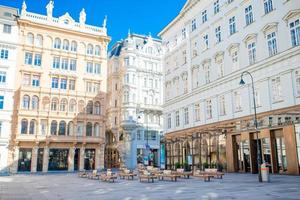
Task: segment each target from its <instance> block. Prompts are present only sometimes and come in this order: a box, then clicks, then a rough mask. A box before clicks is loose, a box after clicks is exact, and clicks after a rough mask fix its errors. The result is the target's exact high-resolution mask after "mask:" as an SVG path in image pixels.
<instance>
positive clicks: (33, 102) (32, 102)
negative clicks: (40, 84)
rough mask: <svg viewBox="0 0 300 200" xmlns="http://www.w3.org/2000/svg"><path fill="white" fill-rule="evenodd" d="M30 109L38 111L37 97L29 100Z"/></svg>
mask: <svg viewBox="0 0 300 200" xmlns="http://www.w3.org/2000/svg"><path fill="white" fill-rule="evenodd" d="M31 108H32V110H37V109H39V98H38V97H37V96H33V97H32V99H31Z"/></svg>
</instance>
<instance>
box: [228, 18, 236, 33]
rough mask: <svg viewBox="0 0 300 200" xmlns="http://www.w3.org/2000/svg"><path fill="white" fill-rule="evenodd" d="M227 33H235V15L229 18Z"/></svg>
mask: <svg viewBox="0 0 300 200" xmlns="http://www.w3.org/2000/svg"><path fill="white" fill-rule="evenodd" d="M229 33H230V35H232V34H234V33H236V25H235V17H231V18H230V19H229Z"/></svg>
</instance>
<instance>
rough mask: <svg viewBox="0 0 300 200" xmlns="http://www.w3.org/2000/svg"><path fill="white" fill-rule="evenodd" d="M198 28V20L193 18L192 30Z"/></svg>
mask: <svg viewBox="0 0 300 200" xmlns="http://www.w3.org/2000/svg"><path fill="white" fill-rule="evenodd" d="M196 29H197V21H196V19H193V20H192V31H194V30H196Z"/></svg>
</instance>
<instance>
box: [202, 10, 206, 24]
mask: <svg viewBox="0 0 300 200" xmlns="http://www.w3.org/2000/svg"><path fill="white" fill-rule="evenodd" d="M205 22H207V10H204V11H203V12H202V23H205Z"/></svg>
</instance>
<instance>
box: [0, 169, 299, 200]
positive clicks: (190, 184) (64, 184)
mask: <svg viewBox="0 0 300 200" xmlns="http://www.w3.org/2000/svg"><path fill="white" fill-rule="evenodd" d="M299 186H300V176H280V175H273V176H271V183H258V182H257V176H256V175H252V174H226V175H225V177H224V178H223V179H213V180H212V181H211V182H204V181H203V180H202V179H197V178H191V179H179V180H178V182H170V181H155V183H140V182H139V181H138V180H137V179H135V180H133V181H130V180H129V181H127V180H119V179H118V180H117V182H116V183H105V182H100V181H98V180H89V179H84V178H78V177H77V175H76V174H47V175H14V176H7V177H0V199H1V200H44V199H49V200H50V199H51V200H52V199H55V200H67V199H68V200H69V199H70V200H93V199H97V200H106V199H116V200H133V199H137V200H150V199H157V200H162V199H189V200H190V199H200V200H208V199H210V200H213V199H222V200H223V199H238V200H239V199H242V200H246V199H262V200H269V199H270V200H271V199H272V200H279V199H280V200H289V199H300V187H299Z"/></svg>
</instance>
